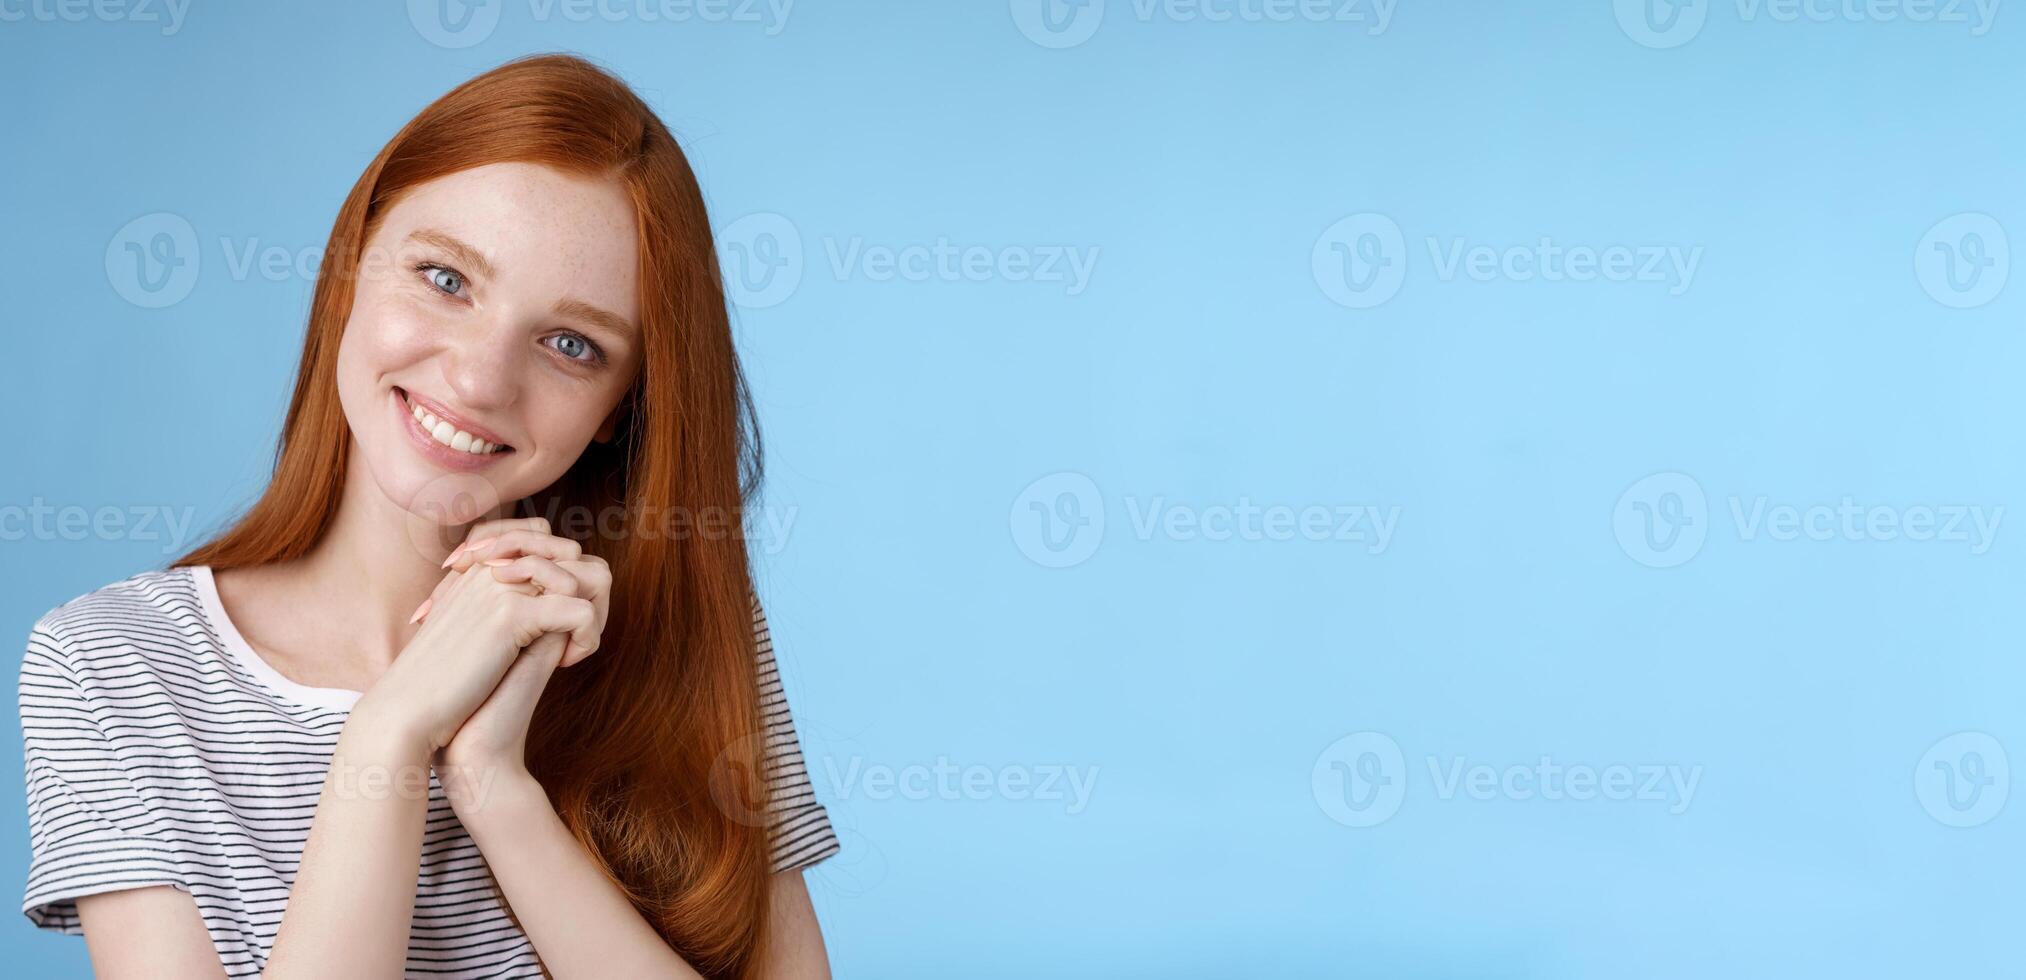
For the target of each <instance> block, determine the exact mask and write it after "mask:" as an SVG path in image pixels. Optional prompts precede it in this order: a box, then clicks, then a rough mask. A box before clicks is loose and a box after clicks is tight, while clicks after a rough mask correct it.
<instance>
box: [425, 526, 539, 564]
mask: <svg viewBox="0 0 2026 980" xmlns="http://www.w3.org/2000/svg"><path fill="white" fill-rule="evenodd" d="M508 531H534V532H536V533H538V534H548V533H549V519H548V518H546V517H503V518H500V519H498V520H491V521H479V522H478V523H476V524H473V525H472V526H470V527H468V528H465V529H464V540H463V541H461V542H459V543H458V545H457V547H455V548H452V549H450V555H451V557H453V558H454V557H456V556H457V554H458V553H459V552H462V551H464V550H466V549H468V548H470V547H471V546H472V545H475V544H480V543H482V542H485V541H490V540H492V539H493V538H496V537H499V536H500V535H502V534H505V533H507V532H508ZM443 564H444V567H446V568H448V567H449V566H450V561H449V559H445V560H444V563H443Z"/></svg>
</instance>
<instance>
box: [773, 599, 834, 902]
mask: <svg viewBox="0 0 2026 980" xmlns="http://www.w3.org/2000/svg"><path fill="white" fill-rule="evenodd" d="M753 645H754V647H755V648H756V649H757V651H758V660H759V690H760V717H761V720H762V722H763V723H764V725H765V727H766V738H767V753H766V767H767V787H768V803H767V816H768V830H769V836H770V837H771V846H772V855H771V858H772V860H771V868H772V870H773V871H774V872H775V873H777V874H778V873H780V872H783V871H796V870H800V869H802V868H806V867H808V866H810V865H812V864H815V863H816V862H818V861H821V860H823V859H824V858H827V857H829V856H831V855H833V854H836V853H837V852H838V850H839V845H838V843H837V832H836V830H835V829H833V828H832V827H831V826H830V814H829V813H828V812H826V811H825V810H824V809H823V804H821V803H818V802H816V789H815V787H813V786H811V785H810V783H809V767H808V765H807V764H806V763H805V762H804V761H803V758H802V744H801V742H800V741H799V740H798V739H797V738H796V737H795V719H794V717H793V716H791V715H790V714H789V712H788V695H787V694H786V693H785V692H784V691H783V690H782V689H781V671H780V668H779V666H778V665H776V664H775V662H774V639H773V635H772V633H771V632H769V630H768V629H767V614H766V612H765V610H763V609H761V608H760V600H759V598H758V597H757V596H756V597H754V599H753Z"/></svg>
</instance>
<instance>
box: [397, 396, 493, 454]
mask: <svg viewBox="0 0 2026 980" xmlns="http://www.w3.org/2000/svg"><path fill="white" fill-rule="evenodd" d="M409 407H410V408H411V409H413V410H414V415H415V421H417V422H420V423H422V430H423V431H424V432H427V433H429V435H430V437H431V438H433V439H435V440H436V441H437V442H440V443H442V444H444V445H446V446H449V447H450V448H452V449H455V450H457V451H458V452H461V453H470V454H472V455H473V456H484V455H485V454H487V453H490V452H492V451H494V450H496V449H498V448H499V447H498V446H496V445H493V444H492V443H489V442H487V441H485V440H484V439H480V438H479V437H477V436H475V435H472V434H471V433H469V432H466V431H464V430H463V429H460V428H458V427H456V426H454V425H451V424H450V423H448V422H445V421H443V420H442V419H439V418H437V417H436V416H434V415H431V414H429V413H428V412H427V411H424V410H423V408H422V406H420V405H414V404H411V405H410V406H409Z"/></svg>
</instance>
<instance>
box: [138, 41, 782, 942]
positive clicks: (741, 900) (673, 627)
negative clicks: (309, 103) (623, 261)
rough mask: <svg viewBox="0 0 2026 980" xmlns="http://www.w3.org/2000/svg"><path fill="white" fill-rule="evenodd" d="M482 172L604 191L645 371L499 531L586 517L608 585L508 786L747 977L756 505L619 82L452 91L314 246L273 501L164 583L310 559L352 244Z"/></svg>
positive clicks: (691, 190) (720, 305) (658, 184)
mask: <svg viewBox="0 0 2026 980" xmlns="http://www.w3.org/2000/svg"><path fill="white" fill-rule="evenodd" d="M503 162H522V163H536V164H542V165H546V166H550V167H554V168H556V169H558V170H561V171H564V172H567V173H571V174H578V175H590V176H610V177H613V178H616V179H617V180H619V181H620V182H621V183H622V184H623V185H624V186H625V187H626V189H627V191H628V193H629V195H630V196H631V198H632V202H633V207H634V213H635V218H636V223H637V226H638V235H639V240H638V241H639V254H640V292H641V298H640V315H641V323H640V327H641V330H642V334H643V336H642V346H643V353H644V363H643V367H642V369H641V373H640V377H639V378H638V380H637V381H636V382H635V383H634V385H633V386H632V388H631V389H630V390H629V391H628V393H627V395H626V397H625V399H624V401H623V402H622V405H623V414H622V416H621V418H622V424H621V425H620V426H619V429H618V433H617V435H616V437H615V438H614V439H613V440H612V441H611V442H609V443H593V444H591V446H590V447H588V448H587V449H586V450H585V451H584V454H583V456H582V457H581V458H579V459H578V461H577V462H576V463H575V464H574V465H573V466H572V468H571V469H570V470H569V471H568V472H567V473H566V474H564V476H563V477H562V478H561V479H559V480H557V482H556V483H555V484H554V485H553V486H552V487H550V488H548V489H547V490H545V491H543V492H542V493H541V494H538V495H537V496H535V497H531V498H528V500H526V501H525V502H524V503H523V504H522V505H521V506H520V508H519V512H520V513H522V514H540V515H543V516H549V515H552V514H555V513H558V512H564V513H584V514H591V515H598V516H599V518H600V519H599V520H596V521H593V522H592V524H593V526H594V529H593V532H592V533H591V534H590V535H589V536H588V538H586V539H583V540H582V541H581V542H580V543H582V544H583V546H584V549H585V550H586V551H587V552H589V553H592V554H597V555H599V556H601V557H603V558H604V559H605V560H606V561H608V562H609V563H610V564H611V568H612V577H613V585H612V596H611V607H610V616H609V619H608V621H607V623H606V626H605V631H604V634H603V639H602V641H601V644H600V649H599V652H598V653H597V654H596V655H595V656H593V657H591V658H590V659H589V660H587V661H585V662H584V663H581V664H578V665H576V666H573V667H571V668H570V669H568V670H564V671H558V672H557V673H556V675H555V677H554V679H553V680H551V681H550V682H549V686H548V689H547V690H546V691H545V692H544V694H543V695H542V700H541V704H540V706H539V707H538V708H537V709H536V711H535V715H534V719H533V721H532V723H531V725H530V729H529V732H528V766H529V768H530V770H531V771H532V772H533V773H534V775H535V776H536V777H537V778H539V779H540V780H541V782H542V785H543V786H544V787H546V788H547V790H548V793H549V797H550V799H551V801H553V802H554V804H555V805H556V808H557V812H558V813H559V814H560V815H561V816H562V819H563V821H564V823H565V824H566V825H567V826H568V827H569V828H570V830H571V831H572V832H573V833H575V834H576V836H577V838H578V839H579V840H580V841H582V842H583V844H584V845H585V847H586V848H587V849H588V850H589V851H590V852H591V853H592V854H593V855H594V856H595V857H596V858H597V859H598V860H599V861H600V862H601V863H602V864H603V866H604V868H605V870H606V872H607V873H608V874H609V875H610V876H611V878H612V880H613V881H614V882H616V883H617V884H618V885H619V886H620V887H621V888H622V889H623V890H624V891H625V893H626V894H627V895H628V896H629V897H630V898H631V899H632V901H633V903H634V905H635V906H636V907H637V908H639V909H640V911H641V912H642V914H643V915H644V916H645V917H646V919H647V920H648V921H649V922H650V923H652V924H653V925H654V926H655V928H656V929H657V930H658V931H659V932H660V933H661V935H662V936H663V938H665V939H666V940H667V941H668V943H669V944H670V946H672V947H673V948H674V949H675V950H676V951H677V952H679V953H680V954H682V956H683V957H684V958H685V959H686V960H687V961H688V962H689V963H690V964H691V965H692V966H694V967H695V968H696V969H697V970H699V971H700V972H702V973H703V974H705V975H706V976H724V977H741V976H752V975H755V974H756V973H757V972H758V970H759V966H760V964H759V960H760V956H761V952H762V951H763V949H764V948H765V937H766V927H767V887H768V881H769V874H768V871H769V868H768V840H767V828H766V827H765V826H764V820H762V819H758V816H759V815H761V814H764V813H765V809H766V808H765V800H766V796H765V793H766V784H765V780H764V777H763V773H764V772H765V765H764V763H765V760H764V759H763V758H762V753H763V749H764V745H765V741H766V740H765V739H764V738H763V737H758V736H757V735H756V733H758V732H759V731H760V724H761V718H760V709H759V704H758V695H757V690H756V687H757V678H756V676H755V662H754V654H755V651H754V647H753V642H754V641H753V608H752V604H751V603H752V593H751V591H750V589H751V577H750V570H749V568H748V565H747V553H746V544H745V538H744V535H743V534H742V533H741V532H740V527H741V523H740V517H741V515H743V513H744V508H743V504H744V502H745V500H746V499H747V496H748V495H749V494H750V493H751V492H752V491H753V490H754V489H755V487H756V486H757V483H758V477H759V446H758V437H757V433H756V430H755V427H754V424H753V415H752V407H751V401H750V399H749V397H748V394H747V390H746V385H745V379H744V376H743V374H742V373H741V371H740V368H739V363H738V358H737V355H736V353H735V351H734V349H733V346H732V337H731V324H730V319H729V316H728V313H727V311H726V307H725V294H724V288H723V283H722V280H721V278H720V273H719V266H718V262H717V258H716V250H715V248H714V245H713V241H712V236H711V230H710V221H709V216H708V215H707V213H706V211H705V208H704V202H703V195H702V192H701V191H700V190H699V188H698V187H697V182H696V177H695V175H694V174H692V173H691V171H690V168H689V163H688V161H687V160H686V159H685V158H684V157H683V154H682V151H681V149H680V148H678V147H677V145H676V142H675V140H674V138H673V137H671V136H670V135H669V132H668V129H667V127H665V126H664V125H662V123H661V120H660V119H658V118H657V117H656V116H655V114H654V112H653V111H652V110H651V109H649V108H648V107H647V105H646V103H644V102H642V101H641V100H640V98H639V97H638V96H636V95H635V94H634V93H633V91H632V90H631V89H629V88H628V87H627V86H626V85H625V83H623V82H621V81H620V80H619V79H617V78H615V77H613V76H612V75H610V74H608V73H606V72H604V71H603V70H601V69H599V68H597V67H596V66H593V65H592V64H590V63H588V62H586V61H583V60H581V59H578V58H573V57H568V56H562V55H545V56H541V57H533V58H526V59H522V60H519V61H514V62H510V63H508V64H506V65H503V66H501V67H499V68H496V69H493V70H492V71H489V72H486V73H485V74H483V75H480V76H478V77H476V78H474V79H472V80H470V81H468V82H466V83H464V84H462V85H460V86H458V87H457V88H455V89H453V90H452V91H451V92H450V93H448V94H446V95H444V96H443V97H442V98H440V99H438V100H436V101H435V102H434V103H432V104H430V105H429V106H428V107H427V108H425V109H423V110H422V112H421V113H420V114H419V115H417V116H416V117H415V118H414V119H413V120H411V121H409V123H408V124H407V125H406V126H404V127H402V129H401V131H400V132H399V133H397V134H395V136H394V138H393V139H392V140H390V141H389V142H388V143H387V145H386V147H385V148H383V149H382V150H381V151H380V154H379V155H378V156H377V157H375V158H374V159H373V162H372V164H371V165H370V166H368V167H367V168H366V172H365V173H364V174H362V175H360V177H359V181H358V183H357V184H356V185H354V186H353V188H352V192H351V194H350V195H349V196H347V197H346V198H345V203H344V206H343V207H342V208H340V209H339V211H338V217H337V222H336V224H335V225H334V226H333V227H332V229H331V237H330V243H329V246H328V247H327V249H326V251H325V256H324V263H323V266H322V267H321V269H320V270H319V272H318V277H317V285H316V294H315V298H314V300H313V301H312V303H311V307H310V316H309V329H308V333H307V336H306V337H305V339H304V342H303V354H302V364H301V366H300V368H299V371H298V373H297V376H296V386H295V395H294V397H293V399H292V400H291V401H290V403H289V409H288V419H287V422H286V425H285V426H284V428H283V430H282V436H281V443H280V445H279V447H278V449H277V451H276V457H275V467H274V477H273V480H272V481H271V482H270V483H269V484H268V487H267V490H266V492H265V493H264V494H262V496H261V497H260V499H259V501H257V502H256V503H255V504H254V505H253V506H252V508H251V509H250V510H249V511H248V512H247V513H246V514H245V515H244V516H242V517H241V518H240V519H239V520H238V521H237V522H236V523H234V524H233V525H232V526H231V527H230V528H228V529H226V530H225V531H224V532H223V533H222V534H220V535H219V536H218V537H217V538H216V539H215V540H213V541H211V542H208V543H206V544H205V545H203V546H202V547H199V548H197V549H196V550H195V551H192V552H191V553H189V554H187V555H185V556H183V557H182V558H180V559H178V560H177V561H176V562H175V565H199V564H208V565H210V566H212V567H213V568H215V569H230V568H238V567H244V566H251V565H263V564H267V563H271V562H277V561H287V560H291V559H295V558H298V557H300V556H302V555H304V554H305V553H307V552H308V551H309V550H310V549H311V547H312V546H313V545H315V544H316V542H317V540H318V538H319V537H321V536H322V534H323V533H324V530H325V528H327V527H329V526H330V523H331V521H332V519H333V518H334V516H335V515H336V513H337V508H338V503H339V497H340V492H341V490H342V488H343V486H344V484H345V464H346V458H347V450H348V447H349V443H350V439H351V437H350V430H349V428H348V427H347V425H346V422H345V416H344V413H343V411H342V410H341V409H340V407H339V404H338V391H337V384H336V373H337V354H338V341H339V338H340V336H341V335H342V333H343V332H344V327H345V322H346V320H347V319H348V318H349V317H350V314H351V309H352V297H353V283H354V281H355V277H356V274H357V271H358V264H359V261H360V258H361V256H362V255H363V254H364V251H365V246H366V242H367V241H368V239H369V237H370V236H371V234H372V231H373V229H374V227H375V226H376V223H377V222H378V220H379V219H380V217H381V216H382V215H384V214H385V213H386V211H387V208H388V207H389V206H390V205H391V204H392V203H393V202H394V201H395V200H396V199H397V198H399V197H400V196H401V195H402V193H404V192H405V191H407V190H409V189H411V188H413V187H415V186H417V185H419V184H422V183H425V182H427V181H430V180H434V179H436V178H438V177H442V176H445V175H447V174H450V173H454V172H456V171H460V170H464V169H467V168H470V167H476V166H481V165H484V164H489V163H503ZM614 514H623V515H624V519H625V520H626V521H628V522H632V521H637V520H640V519H643V518H646V519H660V518H662V517H663V516H664V515H671V514H688V515H706V516H708V515H717V516H720V517H722V516H724V515H730V526H729V529H728V530H726V531H725V533H715V534H706V533H692V534H686V535H684V536H682V539H681V540H680V541H677V542H673V543H672V542H671V541H670V540H669V537H670V536H669V535H668V534H667V533H665V532H659V533H645V534H642V533H633V532H632V530H631V528H632V526H633V525H632V524H630V523H629V524H628V529H627V530H626V531H624V532H622V533H617V534H614V533H611V530H610V527H609V519H610V515H614ZM552 523H555V522H553V521H552ZM556 530H557V533H563V528H562V527H561V526H558V527H557V528H556Z"/></svg>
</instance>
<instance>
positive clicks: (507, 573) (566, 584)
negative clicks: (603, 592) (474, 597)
mask: <svg viewBox="0 0 2026 980" xmlns="http://www.w3.org/2000/svg"><path fill="white" fill-rule="evenodd" d="M495 561H502V562H505V563H506V564H504V565H492V562H495ZM486 564H487V565H488V566H490V567H492V577H493V578H496V579H499V580H500V581H502V582H533V583H535V584H536V585H539V586H541V587H542V591H543V592H547V593H550V594H552V595H571V596H577V597H578V598H589V596H586V595H584V593H583V592H582V591H581V590H582V589H583V584H582V583H580V582H578V581H577V576H575V575H572V574H570V572H569V571H568V570H567V569H565V568H563V566H561V565H558V564H556V563H555V562H553V561H550V560H549V559H547V558H540V557H536V556H534V555H523V556H521V557H519V558H494V559H491V560H490V561H488V562H487V563H486Z"/></svg>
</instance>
